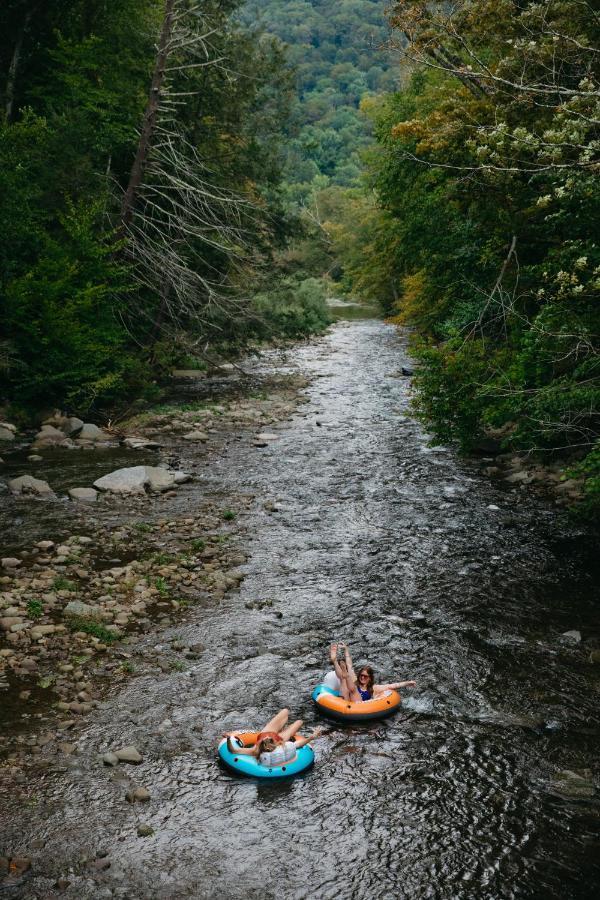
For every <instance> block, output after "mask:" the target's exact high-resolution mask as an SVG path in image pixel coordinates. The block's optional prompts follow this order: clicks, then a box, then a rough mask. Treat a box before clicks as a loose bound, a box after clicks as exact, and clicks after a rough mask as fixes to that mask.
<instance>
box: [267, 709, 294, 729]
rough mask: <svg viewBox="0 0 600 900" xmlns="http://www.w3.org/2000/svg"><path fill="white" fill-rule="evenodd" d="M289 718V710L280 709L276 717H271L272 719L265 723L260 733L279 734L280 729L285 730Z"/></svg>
mask: <svg viewBox="0 0 600 900" xmlns="http://www.w3.org/2000/svg"><path fill="white" fill-rule="evenodd" d="M289 716H290V711H289V709H281V710H280V711H279V712H278V713H277V715H276V716H273V718H272V719H271V720H270V721H269V722H267V724H266V725H265V727H264V728H261V731H276V732H277V733H279V732H280V731H281V730H282V728H285V726H286V725H287V720H288V719H289Z"/></svg>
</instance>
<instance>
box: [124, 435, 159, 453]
mask: <svg viewBox="0 0 600 900" xmlns="http://www.w3.org/2000/svg"><path fill="white" fill-rule="evenodd" d="M123 446H124V447H127V448H128V449H129V450H158V448H159V447H160V444H158V443H157V442H156V441H150V440H148V438H145V437H137V436H134V435H132V436H131V437H126V438H125V440H124V441H123Z"/></svg>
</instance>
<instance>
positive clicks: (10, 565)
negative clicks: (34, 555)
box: [2, 556, 23, 569]
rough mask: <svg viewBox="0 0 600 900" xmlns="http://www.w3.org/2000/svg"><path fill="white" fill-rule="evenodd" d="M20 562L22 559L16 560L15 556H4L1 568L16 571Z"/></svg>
mask: <svg viewBox="0 0 600 900" xmlns="http://www.w3.org/2000/svg"><path fill="white" fill-rule="evenodd" d="M22 562H23V560H22V559H17V558H16V557H15V556H4V557H3V558H2V568H3V569H16V568H18V567H19V566H20V565H21V563H22Z"/></svg>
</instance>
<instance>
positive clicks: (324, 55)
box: [242, 0, 399, 202]
mask: <svg viewBox="0 0 600 900" xmlns="http://www.w3.org/2000/svg"><path fill="white" fill-rule="evenodd" d="M242 19H243V21H244V22H246V23H247V24H250V23H253V22H260V23H261V24H262V25H263V26H264V28H265V29H266V30H267V31H269V32H270V33H272V34H275V35H277V37H278V38H280V39H281V40H282V41H283V42H285V43H286V44H287V54H286V55H287V59H288V62H289V64H290V66H291V67H292V69H293V77H294V80H295V85H296V91H297V94H296V99H295V102H294V104H293V110H292V113H293V114H292V119H291V122H290V124H289V126H288V127H287V129H286V142H285V147H284V153H285V168H284V174H285V180H286V183H287V197H288V199H289V200H290V201H292V202H297V201H305V200H306V198H307V197H308V196H309V195H310V194H311V193H312V192H313V191H314V190H315V189H322V188H324V187H325V186H327V185H328V184H333V185H351V184H353V183H355V182H356V181H357V179H358V178H359V176H360V172H361V160H360V151H361V150H363V149H364V148H365V147H367V146H368V145H369V144H370V142H371V140H372V137H371V131H372V129H371V127H370V122H369V120H368V119H366V118H365V116H364V115H362V113H361V111H360V104H361V101H363V100H364V99H365V98H367V97H369V96H376V95H379V94H381V93H383V92H385V91H391V90H394V89H395V87H396V86H397V83H398V75H399V69H398V66H397V64H396V62H395V61H394V54H391V53H389V52H387V51H386V50H385V47H384V44H385V42H386V40H387V37H388V33H389V27H388V24H387V20H386V17H385V4H384V3H382V2H381V0H289V2H287V0H266V2H261V3H258V2H257V0H248V2H247V3H246V4H245V7H244V9H243V12H242Z"/></svg>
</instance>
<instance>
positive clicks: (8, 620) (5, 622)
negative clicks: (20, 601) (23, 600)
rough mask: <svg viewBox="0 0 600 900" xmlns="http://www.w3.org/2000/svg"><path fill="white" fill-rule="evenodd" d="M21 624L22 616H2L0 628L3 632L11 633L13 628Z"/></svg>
mask: <svg viewBox="0 0 600 900" xmlns="http://www.w3.org/2000/svg"><path fill="white" fill-rule="evenodd" d="M22 622H23V616H3V617H2V618H1V619H0V628H2V630H3V631H11V629H12V628H13V626H15V625H20V624H21V623H22Z"/></svg>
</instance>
